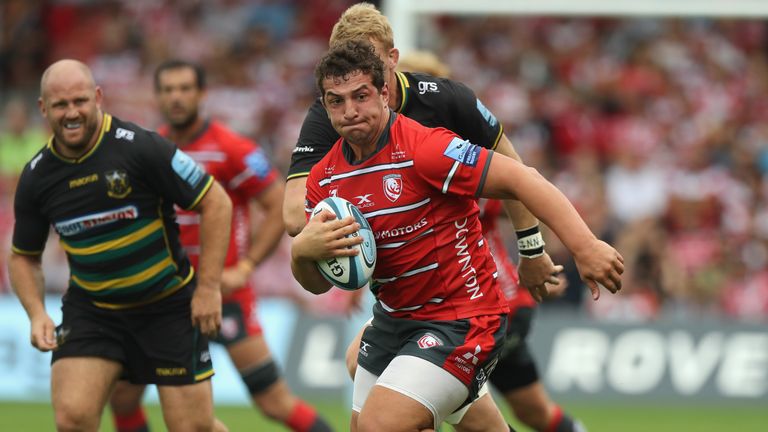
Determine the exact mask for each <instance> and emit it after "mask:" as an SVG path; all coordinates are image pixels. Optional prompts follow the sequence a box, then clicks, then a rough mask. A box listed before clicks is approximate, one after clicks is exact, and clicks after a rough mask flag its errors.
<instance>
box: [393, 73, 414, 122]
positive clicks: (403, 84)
mask: <svg viewBox="0 0 768 432" xmlns="http://www.w3.org/2000/svg"><path fill="white" fill-rule="evenodd" d="M395 76H396V77H397V82H398V83H399V84H400V86H399V87H400V88H399V89H398V90H400V106H399V107H397V109H396V110H395V111H397V112H399V113H401V112H403V110H404V109H405V106H406V104H407V103H408V89H409V88H411V83H409V82H408V77H406V76H405V74H403V73H402V72H395Z"/></svg>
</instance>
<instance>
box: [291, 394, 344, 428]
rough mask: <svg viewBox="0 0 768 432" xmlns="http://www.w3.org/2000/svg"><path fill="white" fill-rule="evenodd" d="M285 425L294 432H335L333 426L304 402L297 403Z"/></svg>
mask: <svg viewBox="0 0 768 432" xmlns="http://www.w3.org/2000/svg"><path fill="white" fill-rule="evenodd" d="M285 425H286V426H288V427H289V428H291V430H292V431H294V432H333V429H332V428H331V426H330V425H329V424H328V423H327V422H326V421H325V420H323V418H322V417H320V416H319V415H317V411H315V409H314V408H312V407H311V406H309V405H307V403H306V402H304V401H301V400H300V401H298V402H296V406H295V407H293V411H291V415H290V416H288V420H286V421H285Z"/></svg>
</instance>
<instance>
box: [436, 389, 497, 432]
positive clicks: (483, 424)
mask: <svg viewBox="0 0 768 432" xmlns="http://www.w3.org/2000/svg"><path fill="white" fill-rule="evenodd" d="M445 422H446V423H449V424H451V425H453V427H454V428H455V429H456V432H508V431H509V428H508V426H507V422H506V420H504V417H503V416H502V415H501V412H500V411H499V408H498V406H497V405H496V402H494V400H493V397H491V394H490V393H489V392H488V386H487V385H484V386H483V387H482V388H481V390H480V395H479V397H478V398H477V399H476V400H475V401H474V402H472V403H471V404H469V405H467V406H466V407H464V408H462V409H460V410H459V411H457V412H455V413H453V414H451V415H450V416H449V417H448V418H446V419H445Z"/></svg>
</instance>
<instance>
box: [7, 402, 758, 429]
mask: <svg viewBox="0 0 768 432" xmlns="http://www.w3.org/2000/svg"><path fill="white" fill-rule="evenodd" d="M315 406H316V407H317V408H318V411H320V412H321V413H322V414H323V415H324V416H325V417H326V418H327V419H328V420H329V421H331V422H332V423H333V426H334V427H336V428H337V430H339V431H346V430H347V429H348V409H347V408H346V407H345V406H344V405H343V404H341V403H328V402H321V403H315ZM564 407H565V409H566V411H568V412H569V413H571V414H573V415H575V416H576V417H578V418H579V419H581V420H582V421H583V422H584V424H585V425H586V426H587V427H588V428H589V431H590V432H641V431H642V432H648V431H652V432H722V431H737V432H762V431H766V430H768V404H765V405H762V406H758V405H747V406H739V405H735V404H728V405H715V404H709V405H680V404H679V403H677V404H669V405H662V404H658V405H649V404H647V403H636V404H634V405H631V404H619V403H604V404H598V403H589V404H583V403H582V404H580V403H568V404H564ZM147 412H148V414H149V420H150V424H151V425H152V426H153V427H154V429H153V430H154V431H156V432H159V431H164V430H165V427H164V425H163V421H162V414H161V412H160V408H159V406H157V405H149V406H148V407H147ZM216 415H217V416H218V417H219V418H220V419H221V420H222V421H223V422H224V423H226V424H227V426H229V428H230V430H232V432H238V431H259V432H269V431H284V430H285V429H283V428H281V427H280V426H279V425H277V424H275V423H272V422H270V421H268V420H266V419H265V418H264V417H263V416H261V415H260V414H258V413H256V411H254V410H253V409H250V408H248V407H243V406H217V407H216ZM513 426H515V427H517V428H518V430H520V431H521V432H522V431H525V430H526V429H524V428H522V427H520V426H519V425H518V424H516V423H513ZM52 430H54V427H53V411H52V410H51V407H50V405H44V404H31V403H16V402H0V431H23V432H28V431H29V432H34V431H52ZM101 430H102V431H104V432H112V431H114V429H113V428H112V424H111V417H110V416H109V415H108V414H107V415H105V416H104V419H103V421H102V428H101Z"/></svg>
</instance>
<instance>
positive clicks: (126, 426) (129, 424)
mask: <svg viewBox="0 0 768 432" xmlns="http://www.w3.org/2000/svg"><path fill="white" fill-rule="evenodd" d="M114 417H115V429H116V430H117V432H149V425H148V424H147V417H146V416H145V415H144V409H143V408H142V407H138V408H136V411H134V412H132V413H131V414H126V415H117V414H115V415H114Z"/></svg>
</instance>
